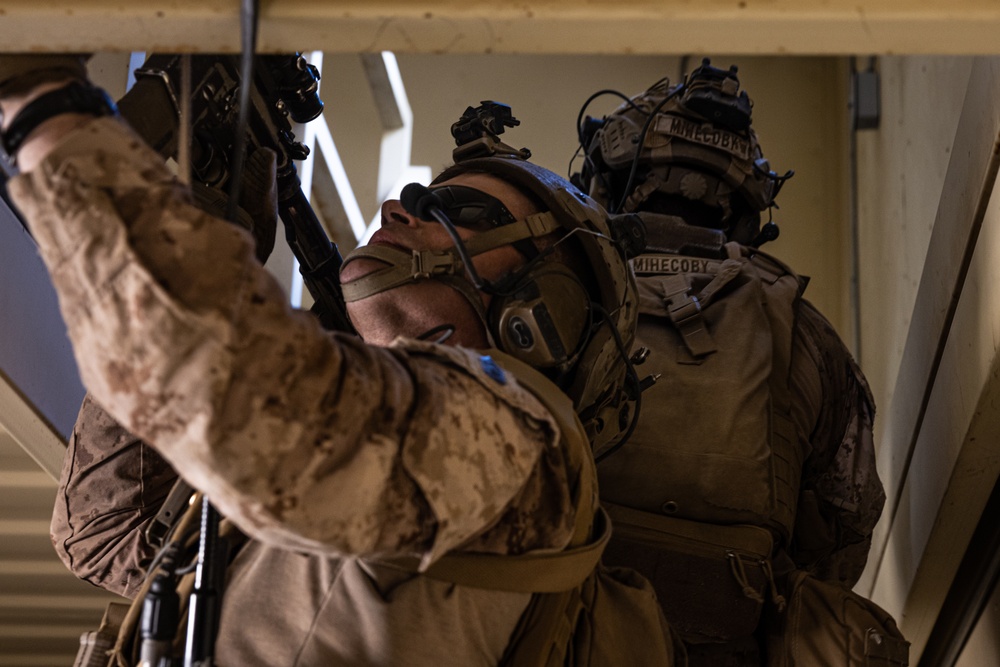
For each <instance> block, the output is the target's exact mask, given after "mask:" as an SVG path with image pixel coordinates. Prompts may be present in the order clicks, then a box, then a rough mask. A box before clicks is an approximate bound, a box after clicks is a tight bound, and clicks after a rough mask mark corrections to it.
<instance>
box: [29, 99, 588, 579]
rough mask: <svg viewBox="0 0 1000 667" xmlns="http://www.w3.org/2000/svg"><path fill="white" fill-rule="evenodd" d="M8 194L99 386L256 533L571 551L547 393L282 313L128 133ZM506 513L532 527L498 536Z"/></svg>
mask: <svg viewBox="0 0 1000 667" xmlns="http://www.w3.org/2000/svg"><path fill="white" fill-rule="evenodd" d="M10 191H11V194H12V196H13V197H14V199H15V202H16V203H17V205H18V207H19V208H20V209H21V211H22V212H23V213H24V214H25V217H26V218H27V220H28V221H29V224H30V226H31V228H32V232H33V233H34V235H35V238H36V239H37V241H38V243H39V248H40V251H41V253H42V257H43V259H44V261H45V262H46V264H47V265H48V267H49V271H50V273H51V275H52V278H53V283H54V285H55V287H56V291H57V293H58V295H59V300H60V307H61V310H62V313H63V317H64V320H65V321H66V324H67V328H68V330H69V334H70V338H71V340H72V341H73V345H74V350H75V352H76V356H77V361H78V364H79V366H80V371H81V375H82V377H83V379H84V383H85V385H86V386H87V387H88V389H89V390H90V391H91V392H92V393H93V395H94V397H95V398H96V399H97V400H99V401H100V403H101V405H103V406H104V407H105V408H106V409H107V410H108V412H109V413H110V414H112V415H114V417H115V419H117V420H118V421H119V422H120V423H121V424H122V425H123V426H124V427H125V428H127V429H128V430H129V431H131V432H132V433H135V434H136V435H137V436H138V437H141V438H142V439H143V440H145V441H147V442H149V443H151V444H153V445H154V446H155V447H156V449H157V450H158V451H159V452H160V454H162V455H163V457H164V458H165V459H166V460H167V461H168V462H169V463H170V464H171V465H172V466H173V468H174V469H175V470H177V471H178V473H180V474H181V475H182V476H183V477H184V478H185V479H186V480H187V481H188V482H189V483H190V484H192V485H193V486H194V487H196V488H198V489H201V490H203V491H204V492H205V493H206V495H207V496H208V497H209V498H210V499H211V501H212V502H213V503H214V504H215V505H216V506H217V507H219V509H220V510H221V511H222V512H223V513H224V514H226V515H227V516H229V517H230V518H232V519H233V520H234V521H235V522H236V524H237V525H238V526H239V527H240V528H242V529H243V530H244V531H245V532H247V533H248V534H249V535H251V536H252V537H254V538H256V539H260V540H262V541H264V542H266V543H269V544H274V545H278V546H283V547H286V548H291V549H298V550H306V551H311V552H315V553H323V554H345V553H346V554H359V555H364V554H372V553H400V554H408V555H417V556H420V557H422V559H423V562H424V563H425V564H429V562H430V561H431V560H433V558H435V557H437V556H438V555H440V554H442V553H444V552H446V551H448V550H451V549H456V548H460V547H463V546H471V545H472V543H473V541H474V540H485V543H484V544H483V548H493V549H498V548H502V549H504V550H511V551H519V550H525V549H530V548H535V547H536V546H540V545H542V544H544V546H545V547H561V546H563V545H564V544H565V543H566V542H567V541H568V539H569V534H568V532H566V531H565V530H564V528H563V523H564V522H563V521H562V520H560V522H559V523H557V524H555V525H553V524H552V523H551V519H552V517H553V516H555V515H556V514H558V513H559V511H561V510H563V509H565V508H567V507H568V497H569V491H568V490H567V489H554V488H551V487H550V486H549V484H544V485H536V484H534V481H533V480H537V479H539V478H546V479H549V478H550V477H551V476H552V475H556V476H558V471H557V469H558V468H559V467H560V466H564V465H565V464H564V463H563V462H562V458H561V457H560V456H558V453H557V450H558V448H559V433H558V427H557V426H556V425H555V423H554V420H553V419H552V417H551V415H549V413H548V412H547V410H546V409H545V408H544V407H542V405H541V403H540V402H539V401H538V400H537V399H536V398H535V397H534V396H532V395H531V394H530V393H528V392H527V391H526V390H524V389H523V388H521V387H520V386H519V385H518V384H517V382H516V381H513V380H512V379H511V380H510V381H508V382H506V383H503V384H502V383H499V382H497V381H496V380H494V379H492V378H490V377H489V376H488V374H486V373H485V372H483V371H482V370H481V369H478V366H477V359H478V356H476V355H474V354H472V353H469V352H466V351H459V350H456V351H454V352H453V353H448V355H446V356H447V358H442V357H441V356H440V355H437V354H434V353H432V352H431V351H424V352H411V351H410V350H408V349H403V348H399V349H389V348H378V347H372V346H368V345H365V344H363V343H362V342H361V341H359V340H357V339H355V338H351V337H347V336H341V335H330V334H328V333H327V332H325V331H323V330H322V329H321V327H320V326H319V324H318V323H317V322H316V320H315V318H313V317H311V316H310V315H308V314H305V313H298V312H295V311H294V310H293V309H292V308H291V307H290V306H289V305H288V303H287V299H286V298H285V297H284V295H283V294H282V292H281V290H280V287H279V286H278V285H277V283H276V282H275V281H274V280H273V278H272V277H271V276H270V275H269V274H268V273H267V271H265V270H264V269H263V267H261V266H260V264H259V263H257V262H256V260H255V258H254V256H253V244H252V239H251V238H250V236H249V235H248V234H246V233H245V232H244V231H243V230H241V229H238V228H237V227H236V226H234V225H231V224H228V223H226V222H224V221H221V220H219V219H217V218H213V217H212V216H210V215H208V214H205V213H203V212H201V211H200V210H198V209H197V208H196V207H195V206H194V205H193V204H192V202H191V200H190V196H189V193H188V192H187V190H186V189H184V188H182V187H181V186H180V185H178V184H177V182H176V180H175V179H174V178H173V176H172V174H171V173H170V172H169V171H168V170H167V169H166V168H165V166H164V165H163V163H162V160H161V159H160V158H159V156H158V155H156V154H155V153H154V152H152V151H150V150H149V149H148V148H146V147H145V146H143V145H142V144H141V142H140V141H139V140H138V139H136V138H135V136H134V135H133V134H132V133H131V132H130V131H129V130H128V128H126V127H125V126H124V125H123V124H121V123H119V122H117V121H116V120H114V119H110V118H105V119H98V120H95V121H93V122H92V123H90V124H88V125H86V126H85V127H83V128H81V129H80V130H78V131H76V132H75V133H73V134H71V135H70V136H69V137H68V138H67V140H66V141H64V142H63V143H62V144H60V145H59V146H58V147H57V148H55V149H54V150H53V152H52V153H51V154H50V155H49V156H48V157H47V158H46V159H45V160H44V161H43V162H42V163H41V164H40V165H39V166H38V168H36V169H34V170H32V171H31V172H29V173H26V174H22V175H20V176H18V177H17V178H16V179H14V180H13V181H11V183H10ZM546 466H549V467H551V469H550V470H543V469H542V468H544V467H546ZM532 493H534V494H540V495H539V497H529V496H530V495H531V494H532ZM515 505H520V506H523V507H532V508H535V509H536V511H535V512H534V513H533V514H532V515H531V516H528V517H527V518H525V514H524V513H523V512H513V513H511V512H509V510H511V509H512V508H513V507H514V506H515ZM539 505H543V506H544V507H546V508H556V509H557V510H559V511H537V510H538V506H539ZM508 520H515V521H522V522H523V521H525V520H527V521H529V522H532V524H533V525H531V526H530V530H527V529H526V527H525V526H523V525H521V526H516V527H515V528H512V529H511V530H510V531H509V533H508V536H507V539H506V541H505V540H503V539H500V538H499V537H498V538H497V539H495V540H493V541H490V540H489V539H487V537H488V536H489V535H490V534H494V533H496V531H500V535H502V533H503V530H502V526H501V524H502V523H503V521H508ZM536 538H537V539H536ZM501 542H504V543H503V544H502V545H501Z"/></svg>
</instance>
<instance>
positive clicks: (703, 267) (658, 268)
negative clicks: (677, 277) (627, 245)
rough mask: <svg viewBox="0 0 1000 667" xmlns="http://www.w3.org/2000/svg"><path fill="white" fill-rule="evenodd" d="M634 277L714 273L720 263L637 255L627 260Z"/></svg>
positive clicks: (709, 260) (689, 258) (684, 257)
mask: <svg viewBox="0 0 1000 667" xmlns="http://www.w3.org/2000/svg"><path fill="white" fill-rule="evenodd" d="M629 264H631V265H632V271H633V272H635V274H636V275H670V274H674V273H715V272H717V271H718V270H719V267H720V266H722V262H720V261H717V260H712V259H704V258H701V257H686V256H684V255H639V256H638V257H634V258H632V259H630V260H629Z"/></svg>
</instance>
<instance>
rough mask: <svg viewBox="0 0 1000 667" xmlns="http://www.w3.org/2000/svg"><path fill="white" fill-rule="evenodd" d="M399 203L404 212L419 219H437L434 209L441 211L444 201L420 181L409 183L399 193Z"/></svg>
mask: <svg viewBox="0 0 1000 667" xmlns="http://www.w3.org/2000/svg"><path fill="white" fill-rule="evenodd" d="M399 203H400V204H402V205H403V208H404V209H406V212H407V213H409V214H410V215H415V216H417V217H418V218H420V219H421V220H437V219H438V218H437V216H436V215H434V209H437V210H438V211H441V208H442V206H443V204H444V202H442V201H441V197H440V196H438V194H437V193H436V192H434V191H433V190H431V189H430V188H428V187H427V186H426V185H421V184H420V183H410V184H408V185H406V186H404V187H403V190H402V192H400V193H399Z"/></svg>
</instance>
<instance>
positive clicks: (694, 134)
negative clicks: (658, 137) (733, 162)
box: [656, 116, 751, 160]
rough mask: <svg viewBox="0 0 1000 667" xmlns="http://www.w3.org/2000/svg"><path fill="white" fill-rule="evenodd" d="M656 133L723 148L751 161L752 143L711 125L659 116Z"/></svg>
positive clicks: (676, 117) (677, 117) (674, 117)
mask: <svg viewBox="0 0 1000 667" xmlns="http://www.w3.org/2000/svg"><path fill="white" fill-rule="evenodd" d="M656 131H657V132H658V133H662V134H669V135H671V136H673V137H678V138H681V139H685V140H687V141H690V142H692V143H696V144H701V145H703V146H711V147H712V148H721V149H722V150H724V151H728V152H730V153H733V154H734V155H738V156H740V157H741V158H743V159H744V160H749V159H750V157H751V155H750V142H749V141H747V140H746V139H744V138H743V137H740V136H738V135H736V134H733V133H732V132H726V131H725V130H720V129H718V128H715V127H712V126H711V125H701V124H699V123H695V122H692V121H690V120H687V119H686V118H681V117H680V116H659V117H658V118H657V119H656Z"/></svg>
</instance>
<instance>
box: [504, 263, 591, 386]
mask: <svg viewBox="0 0 1000 667" xmlns="http://www.w3.org/2000/svg"><path fill="white" fill-rule="evenodd" d="M589 311H590V296H589V295H588V294H587V290H586V289H585V288H584V286H583V285H582V284H581V283H580V280H579V279H578V278H577V277H576V276H575V275H574V274H573V272H572V271H570V270H569V269H568V268H566V267H565V266H563V265H561V264H557V263H551V264H548V265H545V264H542V265H540V266H538V267H536V268H535V269H533V270H532V271H530V272H529V273H528V274H527V275H526V276H524V278H523V279H522V280H520V281H519V282H518V283H517V284H516V285H515V287H514V288H513V289H512V290H511V293H510V295H509V296H495V297H493V301H492V302H491V304H490V327H491V329H492V333H493V338H494V340H495V341H496V342H497V344H498V345H499V346H500V349H501V350H503V351H504V352H506V353H507V354H510V355H512V356H514V357H517V358H518V359H520V360H521V361H523V362H525V363H527V364H530V365H531V366H535V367H536V368H552V367H558V366H562V365H564V364H566V363H567V362H568V361H570V360H571V359H572V358H573V357H574V356H575V354H576V353H577V351H578V348H579V346H580V342H581V339H582V338H583V336H584V333H585V331H586V329H587V324H588V322H589V321H590V312H589Z"/></svg>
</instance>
